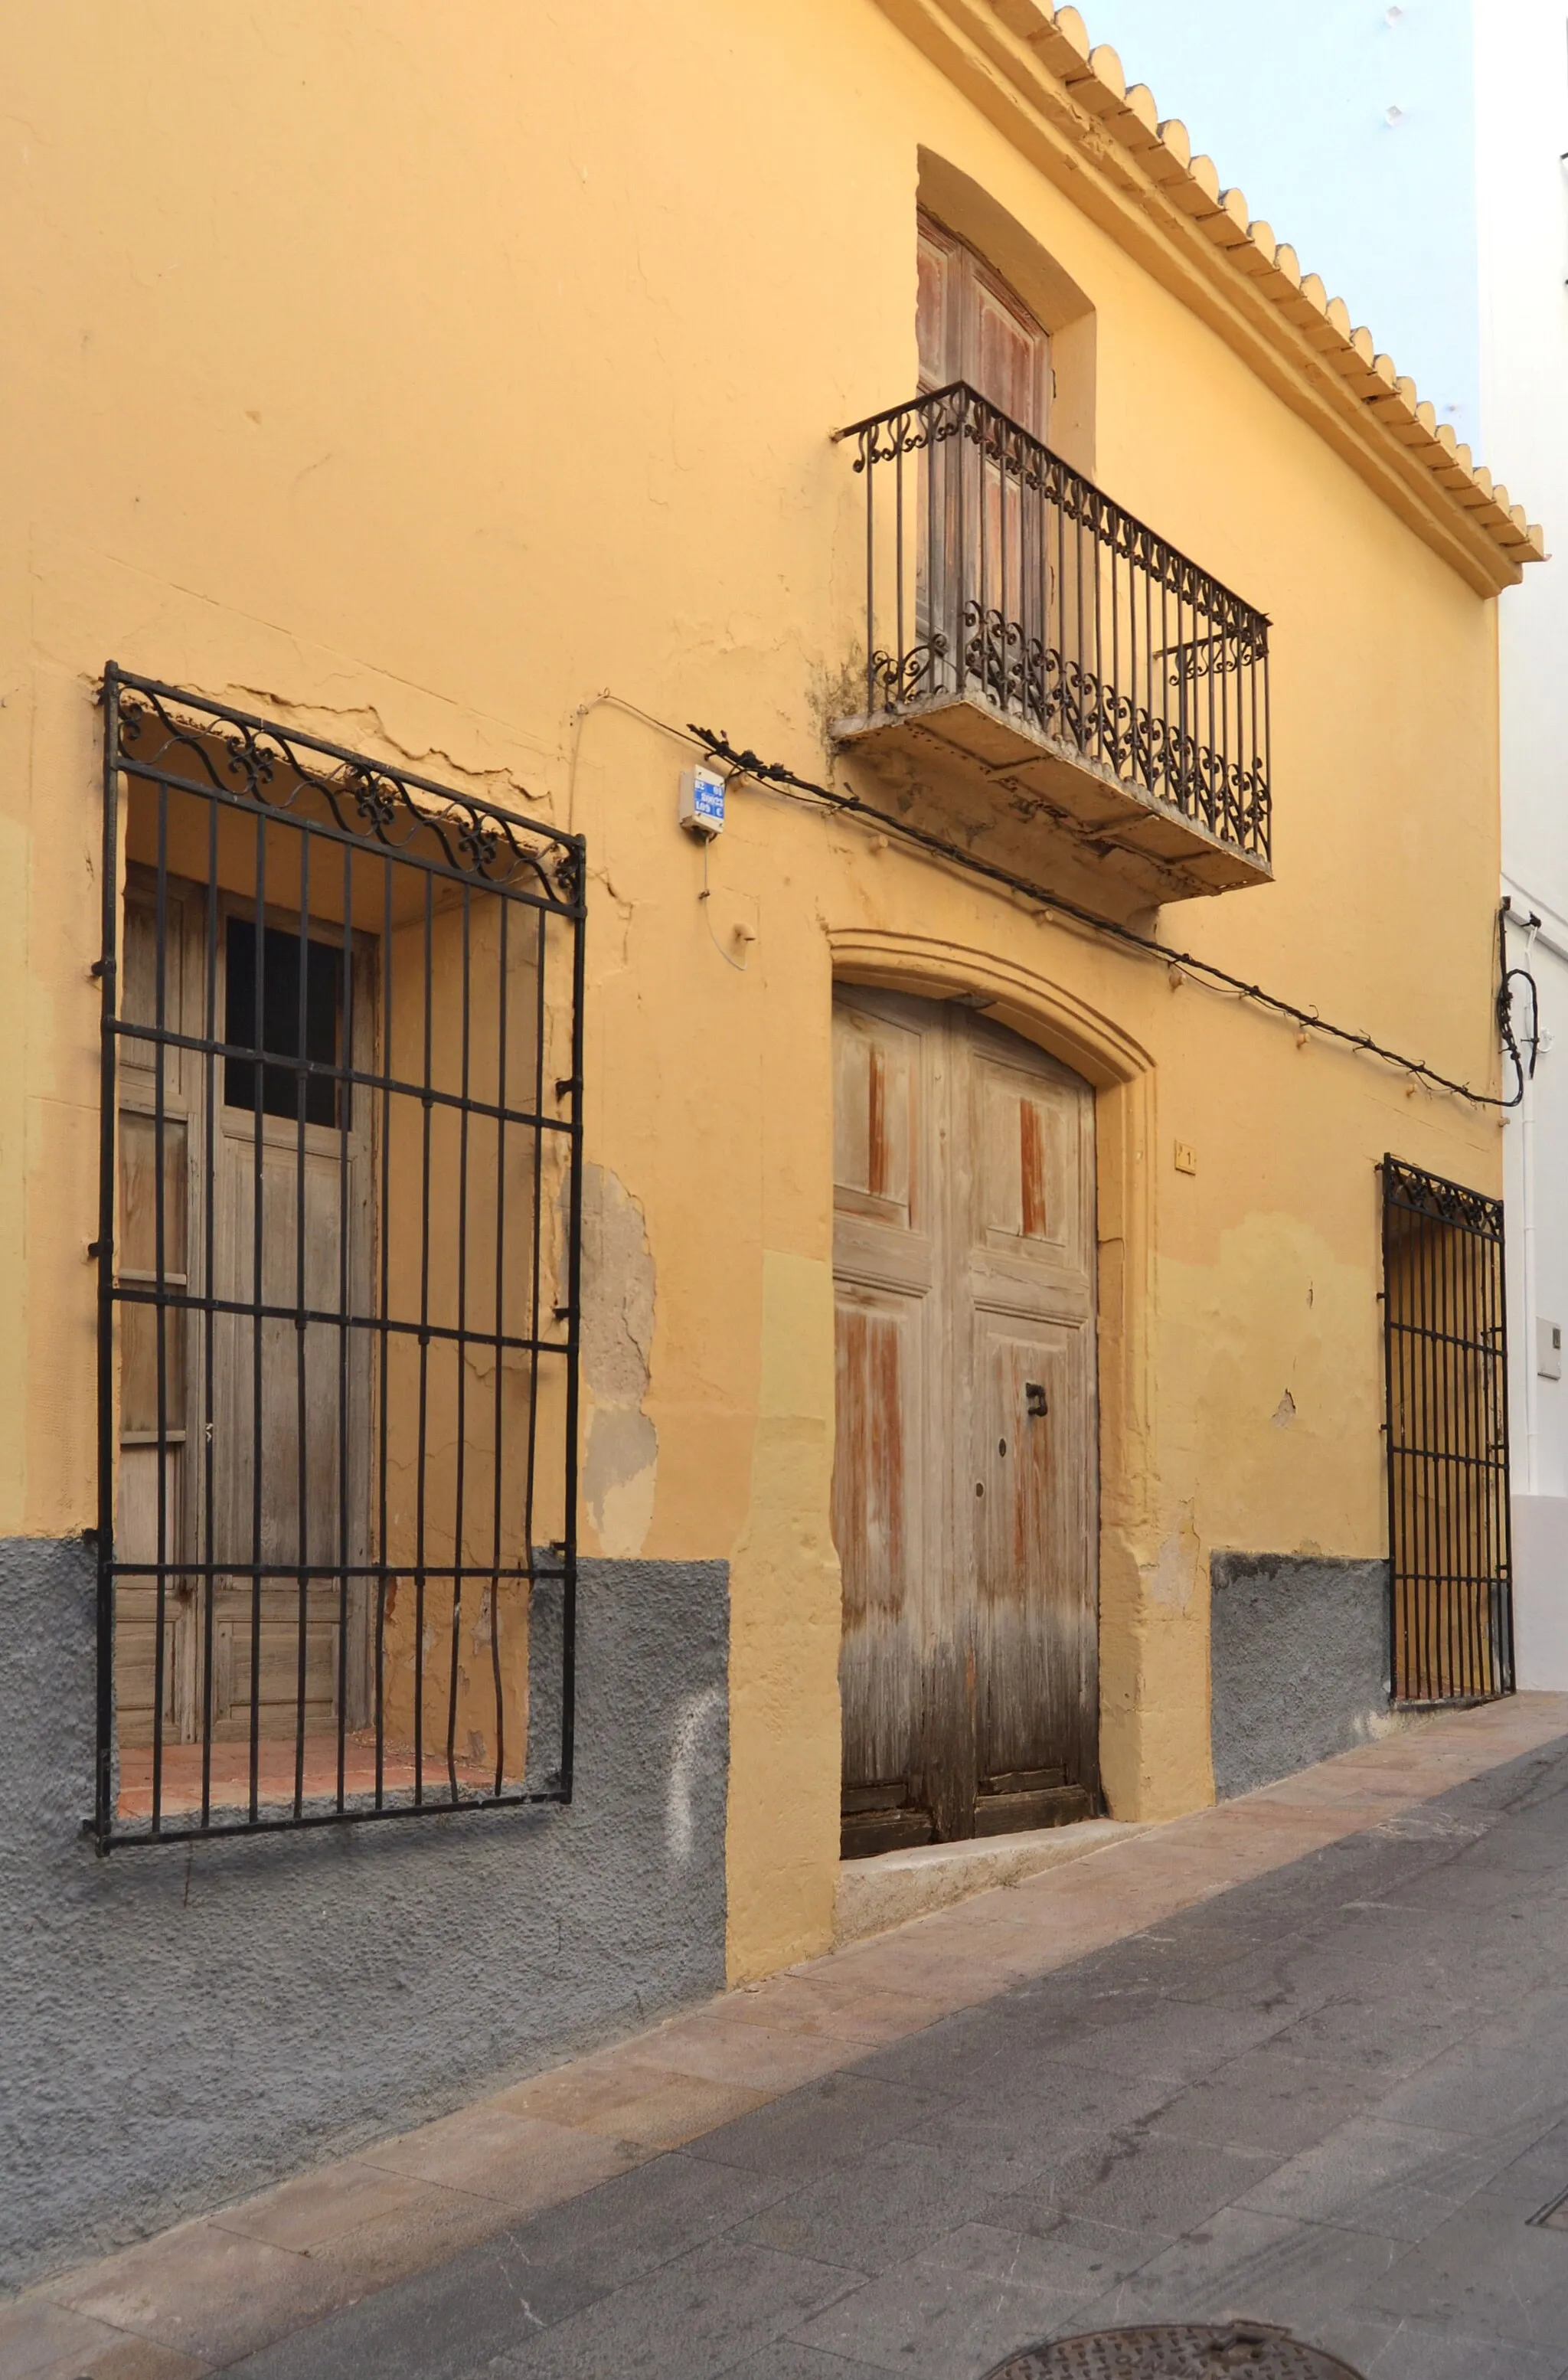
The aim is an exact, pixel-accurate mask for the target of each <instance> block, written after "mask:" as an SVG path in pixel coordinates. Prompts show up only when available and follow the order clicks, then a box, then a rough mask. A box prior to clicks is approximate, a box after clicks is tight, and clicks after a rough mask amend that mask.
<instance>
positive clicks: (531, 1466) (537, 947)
mask: <svg viewBox="0 0 1568 2380" xmlns="http://www.w3.org/2000/svg"><path fill="white" fill-rule="evenodd" d="M548 948H549V944H548V921H547V919H546V918H545V916H544V913H543V911H542V910H541V912H540V915H539V917H538V919H537V921H536V923H535V928H534V977H533V1090H532V1105H533V1112H534V1115H535V1117H536V1118H537V1117H539V1116H542V1114H543V1113H544V1065H545V1048H544V1040H545V1033H546V1030H547V1027H548V1022H549V1008H548V1005H547V1002H546V990H547V974H546V965H547V956H548ZM532 1175H533V1181H532V1194H533V1210H532V1211H533V1221H532V1227H531V1235H530V1238H531V1273H530V1284H531V1285H530V1292H529V1297H530V1303H529V1333H530V1336H531V1344H530V1346H529V1419H528V1430H527V1434H526V1439H525V1444H524V1450H523V1556H524V1560H526V1561H527V1563H528V1566H529V1629H530V1631H531V1629H532V1626H533V1585H534V1547H535V1530H534V1503H535V1497H534V1490H535V1481H536V1473H535V1464H536V1463H537V1460H538V1453H539V1356H540V1342H541V1340H542V1338H543V1337H544V1317H543V1314H542V1312H541V1304H542V1300H541V1292H540V1283H541V1278H542V1272H543V1249H544V1237H543V1233H544V1135H543V1133H542V1131H541V1128H540V1126H539V1124H538V1123H537V1122H536V1123H535V1124H534V1126H533V1150H532ZM554 1320H556V1321H558V1322H560V1321H565V1322H568V1323H569V1321H570V1316H569V1315H561V1314H556V1315H555V1316H554ZM570 1517H571V1516H570V1514H569V1513H568V1514H567V1515H566V1519H567V1520H568V1521H569V1519H570ZM564 1591H565V1590H564V1589H563V1592H564ZM532 1724H533V1722H532V1720H531V1718H530V1720H529V1729H530V1734H531V1729H532ZM530 1750H531V1744H530Z"/></svg>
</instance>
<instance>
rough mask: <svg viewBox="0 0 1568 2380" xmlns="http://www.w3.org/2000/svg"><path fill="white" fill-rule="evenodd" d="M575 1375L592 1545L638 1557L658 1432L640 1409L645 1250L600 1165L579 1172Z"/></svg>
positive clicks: (627, 1200)
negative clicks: (583, 1423)
mask: <svg viewBox="0 0 1568 2380" xmlns="http://www.w3.org/2000/svg"><path fill="white" fill-rule="evenodd" d="M582 1229H583V1237H582V1262H583V1290H582V1378H583V1386H584V1388H585V1389H586V1390H587V1391H588V1395H589V1399H590V1403H591V1406H592V1414H591V1418H590V1422H589V1426H588V1446H587V1451H586V1453H585V1456H584V1460H583V1497H584V1500H585V1501H586V1503H587V1505H588V1512H589V1518H590V1521H591V1522H592V1524H593V1525H594V1528H595V1529H596V1531H597V1532H598V1535H599V1542H600V1546H601V1548H602V1551H603V1552H604V1553H606V1554H609V1555H611V1556H613V1557H614V1558H616V1559H618V1560H626V1559H628V1558H629V1557H631V1556H633V1555H636V1554H639V1553H640V1552H641V1551H642V1548H643V1545H644V1543H645V1542H646V1539H647V1536H648V1532H649V1529H650V1526H651V1524H652V1520H653V1497H654V1490H655V1488H656V1486H657V1484H658V1473H659V1434H658V1432H657V1430H656V1429H655V1428H654V1427H653V1424H652V1422H651V1421H650V1419H649V1416H648V1415H647V1414H645V1413H644V1412H643V1410H642V1406H643V1402H644V1400H645V1398H646V1397H647V1395H648V1382H649V1367H650V1359H651V1356H652V1352H653V1310H654V1268H653V1251H652V1249H651V1248H650V1246H649V1244H648V1229H647V1225H646V1223H645V1221H644V1220H643V1213H642V1209H641V1208H640V1207H639V1206H638V1203H637V1201H636V1199H635V1198H633V1197H632V1196H631V1194H630V1192H629V1191H628V1190H627V1189H626V1186H625V1184H623V1183H622V1182H621V1181H620V1180H619V1179H618V1177H617V1176H616V1175H615V1174H614V1173H611V1172H608V1171H607V1170H606V1169H605V1168H604V1167H603V1166H601V1165H589V1166H585V1167H584V1169H583V1226H582Z"/></svg>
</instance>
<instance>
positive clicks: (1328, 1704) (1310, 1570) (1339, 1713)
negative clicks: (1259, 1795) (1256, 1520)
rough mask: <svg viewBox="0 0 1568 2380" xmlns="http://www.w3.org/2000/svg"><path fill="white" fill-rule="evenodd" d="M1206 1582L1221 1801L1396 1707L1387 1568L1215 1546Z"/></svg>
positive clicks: (1287, 1771)
mask: <svg viewBox="0 0 1568 2380" xmlns="http://www.w3.org/2000/svg"><path fill="white" fill-rule="evenodd" d="M1209 1586H1210V1598H1209V1615H1210V1616H1209V1683H1210V1724H1211V1727H1212V1740H1213V1749H1214V1790H1215V1791H1216V1793H1217V1794H1218V1795H1219V1797H1220V1799H1221V1800H1222V1801H1224V1800H1226V1799H1228V1798H1229V1796H1231V1795H1232V1794H1234V1793H1247V1792H1250V1791H1252V1789H1253V1787H1254V1786H1257V1785H1268V1784H1270V1783H1272V1781H1273V1779H1275V1778H1276V1777H1288V1776H1290V1775H1291V1774H1292V1773H1293V1771H1295V1769H1297V1768H1307V1767H1310V1766H1311V1764H1312V1762H1313V1761H1315V1760H1327V1759H1329V1758H1330V1757H1331V1755H1332V1754H1334V1753H1336V1752H1348V1751H1349V1750H1350V1749H1351V1747H1352V1745H1353V1744H1357V1743H1366V1742H1367V1738H1368V1737H1369V1736H1371V1735H1372V1734H1373V1733H1374V1732H1375V1731H1376V1729H1377V1725H1378V1722H1379V1720H1380V1718H1382V1717H1383V1716H1384V1715H1385V1714H1386V1713H1387V1711H1388V1707H1389V1631H1388V1565H1387V1564H1386V1563H1385V1562H1381V1561H1341V1560H1332V1559H1331V1558H1329V1557H1327V1556H1324V1555H1318V1554H1215V1555H1213V1556H1212V1557H1211V1560H1210V1563H1209Z"/></svg>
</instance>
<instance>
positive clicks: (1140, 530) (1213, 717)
mask: <svg viewBox="0 0 1568 2380" xmlns="http://www.w3.org/2000/svg"><path fill="white" fill-rule="evenodd" d="M833 435H834V437H835V439H838V440H842V441H844V442H845V443H850V444H851V445H852V447H853V451H854V456H855V462H854V468H855V470H856V471H857V473H858V474H860V475H861V476H863V478H864V480H865V484H866V506H865V565H864V567H865V578H866V598H865V623H866V625H865V660H864V664H863V671H862V673H861V674H862V676H863V686H864V701H865V721H866V722H867V723H870V722H875V721H876V720H878V719H892V718H896V717H898V716H899V715H900V714H902V713H905V712H914V713H916V714H917V715H918V712H919V710H920V709H921V708H922V706H923V705H925V704H927V703H929V702H930V701H931V700H933V699H937V698H948V697H956V698H959V699H963V698H966V697H967V698H970V699H971V700H976V701H980V702H983V703H985V704H987V705H988V706H989V707H990V708H991V709H992V710H995V711H996V712H998V713H999V714H1000V715H1001V716H1002V717H1003V718H1006V719H1010V720H1013V721H1015V722H1018V723H1019V724H1021V725H1023V726H1025V727H1027V728H1032V729H1035V730H1037V731H1039V732H1040V733H1042V734H1044V735H1047V736H1049V737H1051V738H1053V739H1055V740H1056V741H1058V742H1060V743H1062V744H1064V745H1065V746H1066V747H1068V748H1070V749H1072V750H1074V751H1076V753H1077V755H1078V756H1079V757H1080V758H1081V759H1084V760H1086V761H1088V762H1090V763H1092V764H1094V765H1096V766H1097V767H1099V768H1100V769H1102V770H1104V771H1106V772H1107V773H1108V774H1109V775H1110V776H1112V777H1115V778H1120V779H1121V780H1122V781H1123V782H1124V783H1127V784H1128V785H1129V786H1134V787H1136V788H1137V789H1138V790H1139V791H1140V792H1141V793H1142V794H1144V795H1147V796H1148V797H1149V799H1150V800H1151V801H1153V802H1155V803H1156V804H1158V805H1159V806H1160V807H1161V808H1164V809H1166V810H1169V811H1170V812H1172V813H1173V815H1175V816H1178V817H1180V818H1183V819H1185V820H1189V821H1191V822H1192V823H1193V824H1195V825H1197V826H1198V827H1200V828H1202V829H1203V831H1204V832H1206V833H1208V834H1209V835H1210V836H1212V837H1213V838H1214V839H1215V840H1216V841H1217V842H1219V843H1221V844H1224V845H1226V846H1228V847H1229V848H1231V849H1233V850H1235V851H1238V852H1242V853H1245V854H1246V856H1248V857H1249V858H1251V859H1254V860H1256V861H1258V862H1259V863H1260V865H1261V866H1262V867H1263V868H1271V866H1272V848H1271V845H1272V828H1271V818H1272V813H1271V795H1270V708H1269V631H1270V620H1269V615H1268V613H1265V612H1262V611H1260V610H1259V609H1258V606H1257V605H1256V604H1253V603H1248V602H1247V601H1246V600H1245V599H1244V598H1243V597H1241V596H1239V595H1237V594H1236V593H1235V592H1234V590H1233V589H1231V588H1229V587H1227V586H1225V585H1224V583H1223V581H1222V580H1221V579H1219V578H1217V577H1215V576H1214V575H1213V573H1212V572H1211V571H1209V570H1205V569H1204V568H1203V567H1202V565H1200V564H1198V563H1196V562H1194V561H1193V560H1191V558H1190V557H1189V556H1188V555H1186V554H1185V553H1182V551H1181V550H1180V548H1179V547H1177V546H1175V545H1173V543H1172V541H1171V540H1170V539H1169V538H1167V537H1163V536H1161V533H1160V532H1159V531H1158V530H1157V529H1153V528H1149V524H1148V523H1147V522H1146V521H1142V520H1140V519H1139V518H1138V517H1137V516H1136V514H1135V513H1131V512H1129V511H1128V510H1127V509H1126V507H1125V506H1124V505H1123V504H1118V503H1117V502H1116V501H1115V499H1114V498H1113V497H1112V496H1108V495H1107V494H1106V493H1105V492H1104V490H1103V489H1102V488H1100V487H1098V486H1097V485H1096V484H1095V482H1094V481H1093V480H1090V479H1088V478H1086V477H1085V475H1084V473H1083V472H1081V471H1079V470H1076V469H1075V468H1074V467H1073V465H1072V464H1070V463H1068V462H1066V461H1065V460H1064V458H1063V457H1062V456H1061V455H1058V454H1056V453H1055V452H1054V451H1053V450H1052V449H1051V447H1049V446H1047V445H1046V444H1045V443H1044V442H1043V441H1042V440H1040V439H1039V438H1037V437H1035V436H1034V435H1033V434H1032V432H1030V431H1027V430H1025V429H1024V428H1023V427H1022V426H1021V425H1020V424H1019V423H1018V422H1016V421H1015V420H1014V419H1012V418H1011V416H1009V415H1008V414H1005V413H1003V411H1002V410H1001V408H1000V407H997V406H995V405H993V404H992V403H991V400H990V399H989V398H988V397H984V396H982V395H980V393H979V391H978V389H975V388H973V387H971V386H970V385H969V383H967V382H966V381H953V382H950V383H949V384H948V385H947V386H946V387H945V388H939V389H933V390H931V391H930V393H929V394H923V395H919V396H917V397H913V398H910V399H908V400H906V402H905V403H904V404H902V405H894V406H889V407H885V408H884V409H883V411H881V413H874V414H870V415H868V416H867V417H866V419H864V420H860V421H854V422H850V423H849V424H847V425H846V426H845V428H844V429H842V430H838V431H834V433H833ZM911 458H913V460H912V461H911ZM883 482H890V483H891V484H890V485H889V486H888V488H887V494H886V499H885V503H886V512H885V514H883V515H879V512H878V503H877V498H878V490H879V488H880V487H881V485H882V483H883ZM906 483H907V484H906ZM993 513H994V520H993V518H992V515H993ZM1010 522H1011V524H1012V527H1011V531H1010V528H1009V523H1010Z"/></svg>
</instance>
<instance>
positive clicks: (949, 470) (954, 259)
mask: <svg viewBox="0 0 1568 2380" xmlns="http://www.w3.org/2000/svg"><path fill="white" fill-rule="evenodd" d="M917 287H918V297H917V305H916V336H917V344H918V353H919V366H920V394H921V395H928V394H929V393H930V391H931V390H933V389H938V388H945V387H946V386H948V384H949V383H951V382H953V381H966V382H967V383H968V385H969V386H970V387H971V388H972V389H973V390H974V391H975V392H976V394H977V395H979V396H982V397H984V398H985V399H986V401H987V403H988V404H990V405H993V406H994V407H996V409H997V411H998V412H999V413H1003V414H1005V415H1006V417H1007V419H1008V420H1009V421H1012V422H1015V423H1016V425H1017V427H1018V428H1019V429H1020V430H1022V431H1027V433H1028V435H1029V436H1030V437H1032V438H1038V439H1041V440H1043V439H1044V437H1045V434H1046V423H1047V419H1048V416H1049V408H1050V395H1051V341H1050V338H1049V336H1048V334H1047V333H1046V332H1045V330H1044V329H1043V328H1042V327H1041V325H1040V324H1039V322H1037V321H1036V320H1035V318H1034V316H1033V315H1032V314H1031V313H1030V311H1029V310H1028V308H1027V306H1026V305H1025V304H1024V302H1023V300H1022V298H1020V297H1018V296H1017V294H1016V292H1015V291H1014V290H1013V289H1011V288H1009V286H1008V285H1007V283H1006V282H1005V281H1003V278H1002V276H1001V275H1000V273H996V272H994V271H993V270H992V268H991V266H990V265H989V264H988V263H987V262H986V261H985V260H984V258H983V257H981V256H978V254H977V253H976V251H975V250H974V249H972V248H969V247H968V246H966V243H965V242H964V241H963V240H961V239H959V238H957V237H955V235H954V233H952V232H950V231H949V230H948V229H947V228H946V226H945V225H942V224H940V223H938V222H937V221H936V219H935V218H934V216H931V215H928V214H922V215H921V216H920V218H919V225H918V284H917ZM1017 446H1018V442H1016V441H1011V442H1010V441H1006V440H1003V442H1001V443H998V444H985V443H976V442H975V441H974V440H973V439H970V438H963V439H957V440H951V441H947V442H945V443H941V444H939V445H937V446H936V447H935V448H934V450H931V451H930V453H929V454H928V455H927V456H926V457H925V458H924V460H923V463H922V469H923V470H925V471H930V472H931V473H933V474H934V480H933V483H932V486H931V489H930V495H929V497H928V494H927V492H926V490H925V488H924V486H922V490H921V495H920V514H919V517H920V519H921V522H922V524H923V526H924V528H925V535H926V540H927V542H928V543H929V542H930V540H932V539H935V540H937V541H938V545H939V550H938V551H937V552H935V553H930V552H928V553H925V554H924V555H923V556H922V561H921V567H920V570H919V573H918V589H917V596H916V603H917V612H918V620H917V637H918V640H919V641H921V642H923V641H924V640H926V639H927V638H930V637H933V636H936V637H940V638H941V639H942V645H943V648H944V653H943V656H942V662H941V666H940V669H939V673H938V676H937V679H936V682H935V683H934V684H933V687H932V690H933V691H940V690H950V689H951V688H952V687H953V686H954V685H955V683H956V681H957V657H958V655H959V653H960V651H962V653H963V656H964V677H965V682H966V686H967V687H968V690H969V691H971V692H973V693H975V694H977V695H978V694H979V693H980V692H981V691H982V690H983V691H985V692H987V693H989V694H990V695H991V698H993V699H994V700H997V701H1003V702H1010V703H1011V704H1012V705H1013V706H1014V707H1016V705H1017V703H1018V701H1019V700H1020V698H1024V697H1025V696H1026V694H1027V689H1028V687H1029V686H1031V684H1033V682H1034V680H1035V679H1037V678H1038V676H1039V668H1038V664H1035V665H1034V666H1033V670H1032V674H1031V650H1030V649H1031V648H1032V647H1033V646H1035V645H1038V644H1039V643H1041V642H1042V640H1043V638H1044V633H1045V617H1046V610H1047V601H1048V598H1047V589H1046V573H1047V563H1048V559H1049V557H1048V556H1047V555H1046V553H1045V551H1044V543H1043V522H1044V512H1043V507H1042V504H1041V502H1040V499H1039V493H1038V492H1036V491H1031V490H1029V489H1027V488H1026V487H1025V485H1024V482H1023V475H1022V472H1021V470H1020V468H1019V455H1018V452H1017ZM971 679H973V680H974V681H975V682H974V684H973V685H972V686H970V685H969V681H970V680H971Z"/></svg>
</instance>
